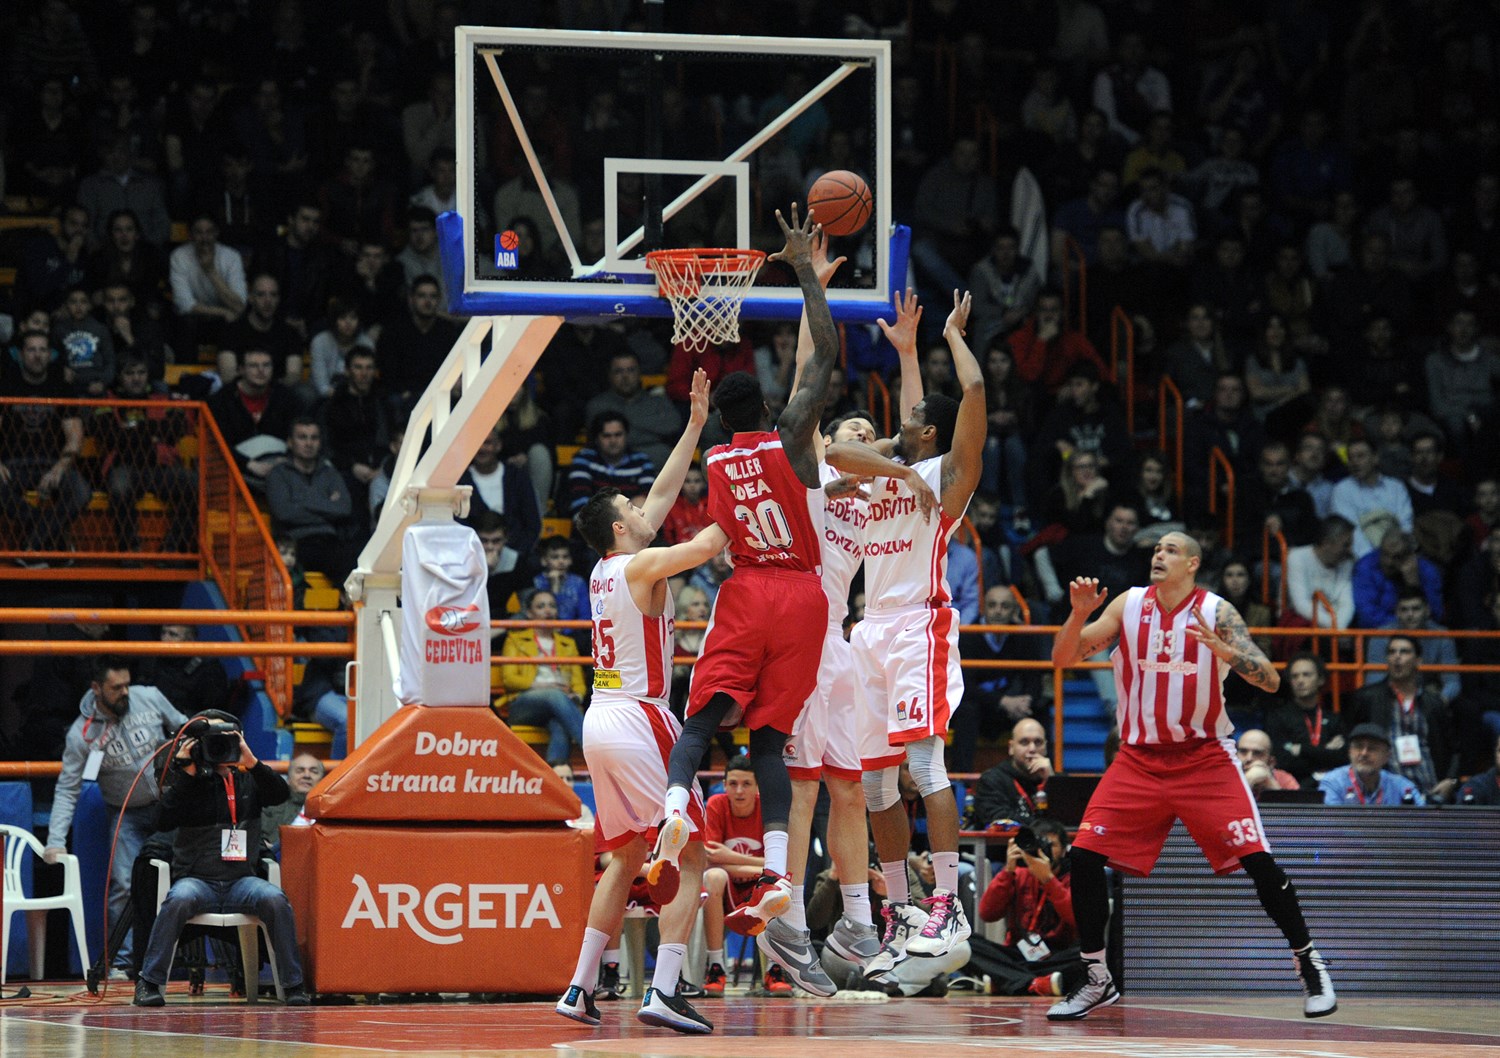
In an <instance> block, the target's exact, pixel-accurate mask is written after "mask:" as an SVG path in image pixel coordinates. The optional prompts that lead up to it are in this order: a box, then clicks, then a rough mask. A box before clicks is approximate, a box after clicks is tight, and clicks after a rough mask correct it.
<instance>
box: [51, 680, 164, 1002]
mask: <svg viewBox="0 0 1500 1058" xmlns="http://www.w3.org/2000/svg"><path fill="white" fill-rule="evenodd" d="M90 676H91V681H90V684H89V689H88V691H87V692H85V693H84V696H83V698H82V700H81V701H80V702H79V703H78V712H79V714H80V715H79V717H78V719H76V720H74V721H73V726H72V727H70V728H69V729H68V735H67V739H66V741H65V742H64V744H63V759H62V773H61V774H60V775H59V776H58V777H57V788H56V790H55V791H54V792H53V795H52V818H51V819H50V820H49V821H48V828H47V847H46V851H45V852H43V853H42V859H43V860H45V861H46V862H47V863H57V862H59V861H60V860H61V859H62V856H63V853H64V852H66V851H67V844H68V831H69V830H70V829H71V828H72V826H73V811H74V809H75V808H77V806H78V794H79V791H80V790H81V789H82V787H83V783H84V781H85V780H88V781H90V782H97V783H98V784H99V792H100V793H102V794H103V795H104V803H105V804H106V805H108V806H109V810H110V817H111V818H110V834H111V836H113V835H114V834H115V833H116V830H117V829H118V834H119V837H118V839H117V843H116V845H115V848H114V862H113V865H112V866H113V870H112V872H111V874H110V880H109V929H110V935H111V937H112V936H113V935H114V932H115V930H116V928H117V925H118V923H119V921H120V916H121V915H122V914H124V912H125V908H126V906H127V905H128V904H129V902H130V869H131V867H132V866H133V865H134V863H135V858H136V856H137V855H138V854H139V853H140V851H141V846H142V845H143V844H145V841H146V839H147V838H148V837H150V836H151V835H152V833H154V832H155V831H156V812H157V802H158V801H159V800H160V798H161V791H160V790H159V789H158V787H157V783H156V769H154V768H146V767H145V765H146V763H147V762H148V761H149V760H150V758H151V757H152V756H153V755H154V754H155V752H156V750H157V747H159V746H161V745H162V743H164V742H165V741H166V740H167V739H169V738H171V737H172V733H173V732H174V731H176V730H177V729H178V728H179V727H180V726H182V725H183V724H184V723H186V722H187V717H185V716H183V715H182V714H181V713H180V712H178V711H177V710H176V709H175V708H174V707H173V706H172V703H171V702H169V701H167V699H166V696H165V695H163V694H162V693H161V691H159V690H157V689H156V688H155V687H132V686H131V685H130V663H129V662H128V661H126V660H125V659H124V658H122V657H113V656H109V657H102V658H99V659H98V660H97V661H95V662H94V668H93V671H92V673H90ZM143 769H144V770H143ZM137 775H139V776H140V778H139V779H137V778H136V777H137ZM132 784H134V785H132ZM134 943H135V939H134V936H133V932H131V933H126V934H125V937H124V939H123V940H122V941H121V942H120V944H119V947H118V949H117V950H116V951H114V952H113V953H112V954H113V965H112V966H111V968H110V971H109V978H110V980H112V981H124V980H126V979H127V978H128V976H129V974H128V970H129V968H130V967H131V966H132V964H133V956H132V948H133V947H134Z"/></svg>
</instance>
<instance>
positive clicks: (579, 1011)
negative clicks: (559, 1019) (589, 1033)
mask: <svg viewBox="0 0 1500 1058" xmlns="http://www.w3.org/2000/svg"><path fill="white" fill-rule="evenodd" d="M557 1012H558V1013H559V1014H561V1015H562V1016H563V1017H565V1018H572V1019H573V1020H574V1021H581V1022H583V1023H584V1024H585V1025H597V1024H599V1008H598V1007H596V1006H594V997H593V996H591V995H589V990H588V989H587V988H584V987H582V986H581V985H569V986H568V990H567V992H565V993H564V994H563V997H562V998H561V999H559V1000H558V1001H557Z"/></svg>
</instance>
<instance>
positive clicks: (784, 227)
mask: <svg viewBox="0 0 1500 1058" xmlns="http://www.w3.org/2000/svg"><path fill="white" fill-rule="evenodd" d="M776 223H777V224H780V225H781V233H782V234H783V235H785V236H786V245H785V246H783V247H782V248H781V249H779V250H777V251H776V252H775V253H773V254H772V255H771V256H770V258H769V260H772V261H785V262H786V263H787V264H789V265H791V266H792V267H793V268H795V267H797V265H799V264H801V263H802V262H804V261H805V262H807V263H809V264H811V263H812V245H813V237H814V236H815V235H819V234H821V233H822V231H823V228H822V226H821V225H818V224H814V223H813V216H812V211H811V210H809V211H808V214H807V217H806V218H805V219H803V218H801V217H799V215H798V212H797V203H795V202H793V203H792V222H791V223H790V224H788V223H787V222H786V218H785V217H783V216H782V215H781V210H779V209H778V210H777V211H776Z"/></svg>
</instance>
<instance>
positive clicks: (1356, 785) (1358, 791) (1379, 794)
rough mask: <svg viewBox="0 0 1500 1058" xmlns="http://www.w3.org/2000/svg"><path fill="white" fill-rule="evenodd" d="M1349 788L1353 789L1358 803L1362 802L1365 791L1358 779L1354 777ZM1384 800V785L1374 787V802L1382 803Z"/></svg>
mask: <svg viewBox="0 0 1500 1058" xmlns="http://www.w3.org/2000/svg"><path fill="white" fill-rule="evenodd" d="M1350 789H1352V790H1353V791H1354V796H1355V797H1358V798H1359V803H1360V804H1364V803H1365V791H1364V787H1363V786H1362V785H1361V784H1360V781H1359V779H1357V778H1356V779H1355V780H1354V782H1353V784H1352V785H1351V786H1350ZM1384 802H1385V787H1384V786H1377V787H1375V803H1376V804H1383V803H1384Z"/></svg>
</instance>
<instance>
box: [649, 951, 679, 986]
mask: <svg viewBox="0 0 1500 1058" xmlns="http://www.w3.org/2000/svg"><path fill="white" fill-rule="evenodd" d="M686 957H687V945H686V944H662V945H660V946H658V947H657V949H656V974H655V975H654V976H653V977H652V978H651V987H652V988H654V989H656V990H657V991H658V992H660V993H661V994H662V995H664V996H675V995H676V994H677V980H678V978H680V977H681V976H682V960H683V959H685V958H686Z"/></svg>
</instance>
